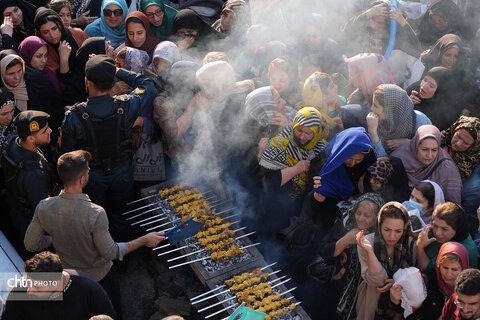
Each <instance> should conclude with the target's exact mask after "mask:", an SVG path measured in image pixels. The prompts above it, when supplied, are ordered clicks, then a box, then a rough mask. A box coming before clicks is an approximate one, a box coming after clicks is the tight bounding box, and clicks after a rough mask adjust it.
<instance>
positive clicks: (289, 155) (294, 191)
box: [251, 107, 326, 238]
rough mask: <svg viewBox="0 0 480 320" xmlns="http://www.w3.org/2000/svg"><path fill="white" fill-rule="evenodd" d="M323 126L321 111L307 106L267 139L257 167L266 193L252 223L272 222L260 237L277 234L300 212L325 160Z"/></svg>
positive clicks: (260, 201) (269, 236)
mask: <svg viewBox="0 0 480 320" xmlns="http://www.w3.org/2000/svg"><path fill="white" fill-rule="evenodd" d="M324 129H325V121H324V120H323V118H322V116H321V114H320V113H319V112H318V111H317V110H316V109H315V108H312V107H306V108H302V109H300V110H299V111H298V112H297V114H296V115H295V118H294V120H293V124H292V125H288V126H287V127H285V128H284V129H283V130H282V131H281V132H280V134H278V135H277V136H275V137H273V138H271V139H270V140H269V141H268V143H267V147H266V149H265V151H263V154H262V155H261V157H260V161H259V163H258V166H257V168H256V174H257V176H258V177H259V179H260V186H261V187H262V188H263V195H262V197H261V199H260V197H259V203H258V205H259V207H258V210H257V211H258V212H259V214H258V216H255V217H254V221H253V222H252V223H251V225H252V226H253V225H255V224H257V223H259V222H260V221H264V219H267V220H268V221H270V223H269V225H268V227H266V228H264V229H263V230H262V231H261V233H260V234H259V235H258V237H260V238H261V237H262V236H264V237H267V238H271V237H274V236H275V234H276V233H277V232H279V231H280V230H282V229H283V228H285V227H287V226H288V225H289V222H290V218H291V217H292V216H295V215H297V214H298V212H299V211H300V208H301V205H302V204H301V202H302V200H303V198H304V196H305V194H306V192H307V191H309V189H310V190H311V186H308V184H309V182H310V181H308V176H313V174H311V173H310V172H313V171H311V170H313V168H315V167H319V166H320V165H322V164H323V163H324V162H325V160H326V155H325V151H324V149H325V145H326V141H325V140H324V138H325V137H324ZM310 164H312V165H310ZM309 169H310V170H309ZM310 185H311V182H310Z"/></svg>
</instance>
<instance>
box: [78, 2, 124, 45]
mask: <svg viewBox="0 0 480 320" xmlns="http://www.w3.org/2000/svg"><path fill="white" fill-rule="evenodd" d="M127 15H128V6H127V3H126V2H125V0H104V1H103V2H102V11H101V13H100V18H98V19H97V20H95V21H94V22H92V23H91V24H89V25H88V26H87V27H86V28H85V32H86V33H87V34H88V35H89V36H90V37H92V36H93V37H105V39H106V40H107V41H109V42H110V44H111V45H112V46H113V47H115V48H116V47H118V46H119V45H120V44H121V43H122V42H124V41H125V19H126V18H127Z"/></svg>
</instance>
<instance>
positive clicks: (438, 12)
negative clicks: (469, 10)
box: [418, 0, 473, 45]
mask: <svg viewBox="0 0 480 320" xmlns="http://www.w3.org/2000/svg"><path fill="white" fill-rule="evenodd" d="M432 15H434V16H438V17H441V18H443V19H445V21H447V23H448V26H447V28H446V29H445V30H438V29H437V28H435V25H434V24H433V22H432V18H431V16H432ZM464 21H465V17H463V16H462V14H461V13H460V9H459V8H458V7H457V5H456V4H455V3H454V2H453V1H452V0H440V1H439V2H437V3H435V4H433V5H432V6H431V7H430V8H429V9H428V11H427V13H426V14H425V15H424V16H423V19H422V21H421V22H420V26H419V27H418V30H419V31H418V39H419V40H420V41H421V42H422V43H424V44H425V45H431V44H433V43H434V42H435V41H437V39H439V38H440V37H442V36H443V35H445V34H448V33H453V34H456V35H459V36H461V37H462V38H465V39H468V40H470V39H471V38H472V37H473V31H472V30H470V29H469V28H468V26H467V25H466V24H465V23H464Z"/></svg>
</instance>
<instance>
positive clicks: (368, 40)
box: [343, 0, 420, 57]
mask: <svg viewBox="0 0 480 320" xmlns="http://www.w3.org/2000/svg"><path fill="white" fill-rule="evenodd" d="M391 20H393V21H396V22H397V33H396V41H395V47H394V49H396V50H402V51H403V52H405V53H407V54H409V55H411V56H414V57H418V54H419V53H420V43H419V41H418V39H417V36H416V35H415V32H414V31H413V29H412V27H411V26H410V25H409V24H408V22H407V20H406V19H405V18H404V17H403V13H402V11H401V10H400V9H398V8H396V10H392V9H391V4H390V1H385V0H376V1H372V2H371V3H370V5H369V8H368V10H367V11H365V12H363V13H361V14H360V15H358V16H355V17H353V18H352V19H350V20H349V21H348V22H347V23H346V24H345V25H344V26H343V34H344V36H345V48H346V49H348V51H347V53H348V56H352V55H355V54H358V53H364V52H372V53H377V54H381V55H383V54H385V51H386V50H387V47H388V44H389V40H390V23H391V22H390V21H391Z"/></svg>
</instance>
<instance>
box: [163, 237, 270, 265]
mask: <svg viewBox="0 0 480 320" xmlns="http://www.w3.org/2000/svg"><path fill="white" fill-rule="evenodd" d="M259 244H261V242H257V243H254V244H250V245H248V246H245V247H242V248H239V249H240V250H244V249H247V248H250V247H254V246H258V245H259ZM207 259H210V256H208V257H203V258H199V259H195V260H191V261H187V262H183V263H180V264H176V265H173V266H170V267H168V269H175V268H178V267H181V266H184V265H187V264H191V263H195V262H198V261H203V260H207Z"/></svg>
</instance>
